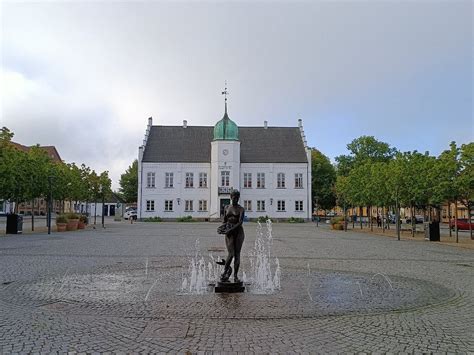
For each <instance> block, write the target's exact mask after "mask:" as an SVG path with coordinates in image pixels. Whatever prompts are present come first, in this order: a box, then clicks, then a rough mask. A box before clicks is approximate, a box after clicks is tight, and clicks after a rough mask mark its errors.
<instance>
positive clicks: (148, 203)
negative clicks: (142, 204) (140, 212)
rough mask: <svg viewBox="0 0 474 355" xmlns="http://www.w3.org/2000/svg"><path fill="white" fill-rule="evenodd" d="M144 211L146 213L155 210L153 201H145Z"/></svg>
mask: <svg viewBox="0 0 474 355" xmlns="http://www.w3.org/2000/svg"><path fill="white" fill-rule="evenodd" d="M146 210H147V211H148V212H149V211H154V210H155V201H154V200H146Z"/></svg>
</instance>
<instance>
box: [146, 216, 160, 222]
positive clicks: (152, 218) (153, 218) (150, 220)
mask: <svg viewBox="0 0 474 355" xmlns="http://www.w3.org/2000/svg"><path fill="white" fill-rule="evenodd" d="M162 221H163V220H162V219H161V217H158V216H157V217H148V218H144V219H143V222H162Z"/></svg>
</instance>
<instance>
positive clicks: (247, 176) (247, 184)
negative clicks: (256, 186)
mask: <svg viewBox="0 0 474 355" xmlns="http://www.w3.org/2000/svg"><path fill="white" fill-rule="evenodd" d="M251 187H252V173H244V188H247V189H250V188H251Z"/></svg>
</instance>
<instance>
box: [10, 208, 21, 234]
mask: <svg viewBox="0 0 474 355" xmlns="http://www.w3.org/2000/svg"><path fill="white" fill-rule="evenodd" d="M22 233H23V216H20V215H19V214H14V213H12V214H8V215H7V234H22Z"/></svg>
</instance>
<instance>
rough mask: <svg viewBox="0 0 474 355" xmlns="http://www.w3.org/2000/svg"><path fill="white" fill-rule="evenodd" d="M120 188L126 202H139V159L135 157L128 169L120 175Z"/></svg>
mask: <svg viewBox="0 0 474 355" xmlns="http://www.w3.org/2000/svg"><path fill="white" fill-rule="evenodd" d="M119 184H120V189H119V192H120V193H121V194H122V196H123V198H124V200H125V201H126V202H129V203H131V202H137V198H138V160H137V159H135V160H134V161H133V163H132V164H131V165H130V166H129V167H128V169H127V170H126V171H125V173H123V174H122V175H120V181H119Z"/></svg>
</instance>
